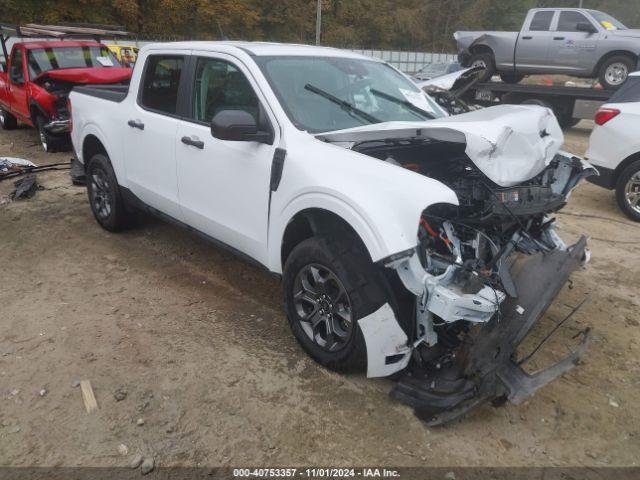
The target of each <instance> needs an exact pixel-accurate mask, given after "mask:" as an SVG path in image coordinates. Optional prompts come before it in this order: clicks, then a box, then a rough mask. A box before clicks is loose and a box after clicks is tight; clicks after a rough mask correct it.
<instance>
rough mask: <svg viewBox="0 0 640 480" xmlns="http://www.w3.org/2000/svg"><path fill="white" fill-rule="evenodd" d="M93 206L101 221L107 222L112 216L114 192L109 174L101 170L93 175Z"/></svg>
mask: <svg viewBox="0 0 640 480" xmlns="http://www.w3.org/2000/svg"><path fill="white" fill-rule="evenodd" d="M91 205H92V207H93V211H94V212H95V214H96V215H97V216H98V217H99V218H100V219H101V220H106V219H107V218H109V216H110V215H111V210H112V208H113V207H112V205H113V192H112V191H111V186H110V184H109V179H108V178H107V174H106V173H105V172H104V170H102V169H100V168H97V169H95V170H94V171H93V172H92V173H91Z"/></svg>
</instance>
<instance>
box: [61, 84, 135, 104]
mask: <svg viewBox="0 0 640 480" xmlns="http://www.w3.org/2000/svg"><path fill="white" fill-rule="evenodd" d="M73 91H74V92H78V93H82V94H83V95H89V96H91V97H97V98H101V99H103V100H108V101H110V102H115V103H120V102H122V101H123V100H124V99H125V98H127V95H128V93H129V85H82V86H79V87H74V88H73Z"/></svg>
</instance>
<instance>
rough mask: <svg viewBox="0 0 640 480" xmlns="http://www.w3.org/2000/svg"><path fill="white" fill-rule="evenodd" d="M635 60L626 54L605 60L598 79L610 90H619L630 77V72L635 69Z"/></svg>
mask: <svg viewBox="0 0 640 480" xmlns="http://www.w3.org/2000/svg"><path fill="white" fill-rule="evenodd" d="M635 67H636V65H635V62H634V60H633V59H632V58H631V57H628V56H626V55H614V56H613V57H610V58H608V59H607V60H605V61H604V62H603V63H602V65H601V66H600V70H599V72H598V80H599V81H600V84H601V85H602V86H603V87H604V88H606V89H609V90H617V89H618V88H620V87H621V86H622V84H623V83H624V82H626V81H627V78H629V73H631V72H633V71H634V70H635Z"/></svg>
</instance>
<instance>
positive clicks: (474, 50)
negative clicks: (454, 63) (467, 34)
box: [469, 43, 496, 58]
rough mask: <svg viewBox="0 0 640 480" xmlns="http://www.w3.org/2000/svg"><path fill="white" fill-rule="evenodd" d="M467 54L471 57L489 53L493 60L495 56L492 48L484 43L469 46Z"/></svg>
mask: <svg viewBox="0 0 640 480" xmlns="http://www.w3.org/2000/svg"><path fill="white" fill-rule="evenodd" d="M469 53H471V55H478V54H480V53H489V54H491V55H493V57H494V58H495V56H496V53H495V52H494V51H493V48H491V47H490V46H489V45H487V44H486V43H476V44H473V45H471V46H470V47H469Z"/></svg>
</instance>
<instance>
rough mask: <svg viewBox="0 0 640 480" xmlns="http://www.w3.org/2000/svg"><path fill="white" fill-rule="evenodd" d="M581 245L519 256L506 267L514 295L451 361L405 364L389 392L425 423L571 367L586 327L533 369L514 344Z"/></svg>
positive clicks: (518, 392) (519, 395)
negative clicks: (568, 346) (566, 350)
mask: <svg viewBox="0 0 640 480" xmlns="http://www.w3.org/2000/svg"><path fill="white" fill-rule="evenodd" d="M586 246H587V241H586V238H585V237H582V238H581V239H580V240H579V241H578V242H577V243H576V244H575V245H573V246H571V247H569V248H568V249H567V250H555V251H553V252H551V253H547V254H537V255H532V256H524V255H523V256H520V257H519V258H518V259H517V260H516V261H515V262H514V264H513V265H512V267H511V276H512V277H513V281H514V283H515V286H516V289H517V292H518V297H517V298H508V299H506V300H505V301H504V302H503V303H502V305H501V308H500V312H499V313H496V315H494V317H493V319H492V320H491V321H490V322H489V323H487V324H485V325H482V326H481V327H480V328H477V329H475V330H474V331H472V332H470V333H469V337H468V339H467V340H468V341H467V342H465V345H464V346H463V347H461V350H460V352H459V354H458V355H456V358H455V359H454V361H453V362H450V363H448V364H447V365H446V366H440V368H429V369H427V368H426V367H421V366H416V365H414V366H413V368H411V367H410V368H409V370H408V371H407V373H406V374H405V375H404V376H403V377H402V378H401V379H400V380H399V381H398V383H397V384H396V385H395V386H394V389H393V391H392V392H391V395H392V397H394V398H396V399H397V400H400V401H402V402H404V403H406V404H408V405H410V406H412V407H413V408H414V409H415V413H416V415H417V416H418V417H419V418H420V419H422V420H424V421H425V422H426V423H427V424H428V425H432V426H435V425H442V424H444V423H447V422H450V421H452V420H454V419H456V418H459V417H460V416H462V415H464V414H465V413H467V412H469V411H470V410H472V409H474V408H475V407H477V406H479V405H481V404H482V403H484V402H486V401H491V400H500V399H508V400H509V401H511V402H512V403H514V404H519V403H521V402H522V401H523V400H524V399H526V398H527V397H529V396H530V395H532V394H533V393H534V392H535V391H537V390H538V389H539V388H541V387H543V386H544V385H546V384H547V383H549V382H551V381H552V380H554V379H555V378H557V377H559V376H560V375H562V374H563V373H565V372H567V371H569V370H571V369H572V368H573V367H574V366H575V365H576V364H577V363H578V359H579V357H580V356H581V355H582V354H583V353H584V351H585V350H586V347H587V342H588V330H587V331H585V332H583V335H582V340H581V342H580V344H579V346H578V348H577V349H576V350H575V351H574V352H572V353H571V354H570V355H568V356H567V357H565V358H564V359H563V360H561V361H560V362H558V363H556V364H554V365H552V366H550V367H548V368H546V369H543V370H540V371H538V372H536V373H534V374H528V373H526V372H525V371H524V370H523V369H522V368H521V366H520V364H519V363H518V362H517V347H518V345H519V344H520V343H521V342H522V341H523V340H524V338H525V337H526V336H527V334H528V333H529V331H530V330H531V328H532V327H533V325H534V324H535V323H536V321H537V320H538V319H539V318H540V317H541V315H542V314H543V313H544V312H545V311H546V310H547V309H548V308H549V306H550V305H551V303H552V301H553V300H554V298H555V297H556V296H557V295H558V293H559V292H560V290H561V289H562V287H563V285H564V284H565V283H566V282H567V280H568V278H569V276H570V275H571V273H572V272H573V271H575V270H576V269H577V268H578V267H579V266H580V265H581V263H582V262H583V260H584V258H585V256H586V255H587V250H586ZM470 345H471V346H470Z"/></svg>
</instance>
